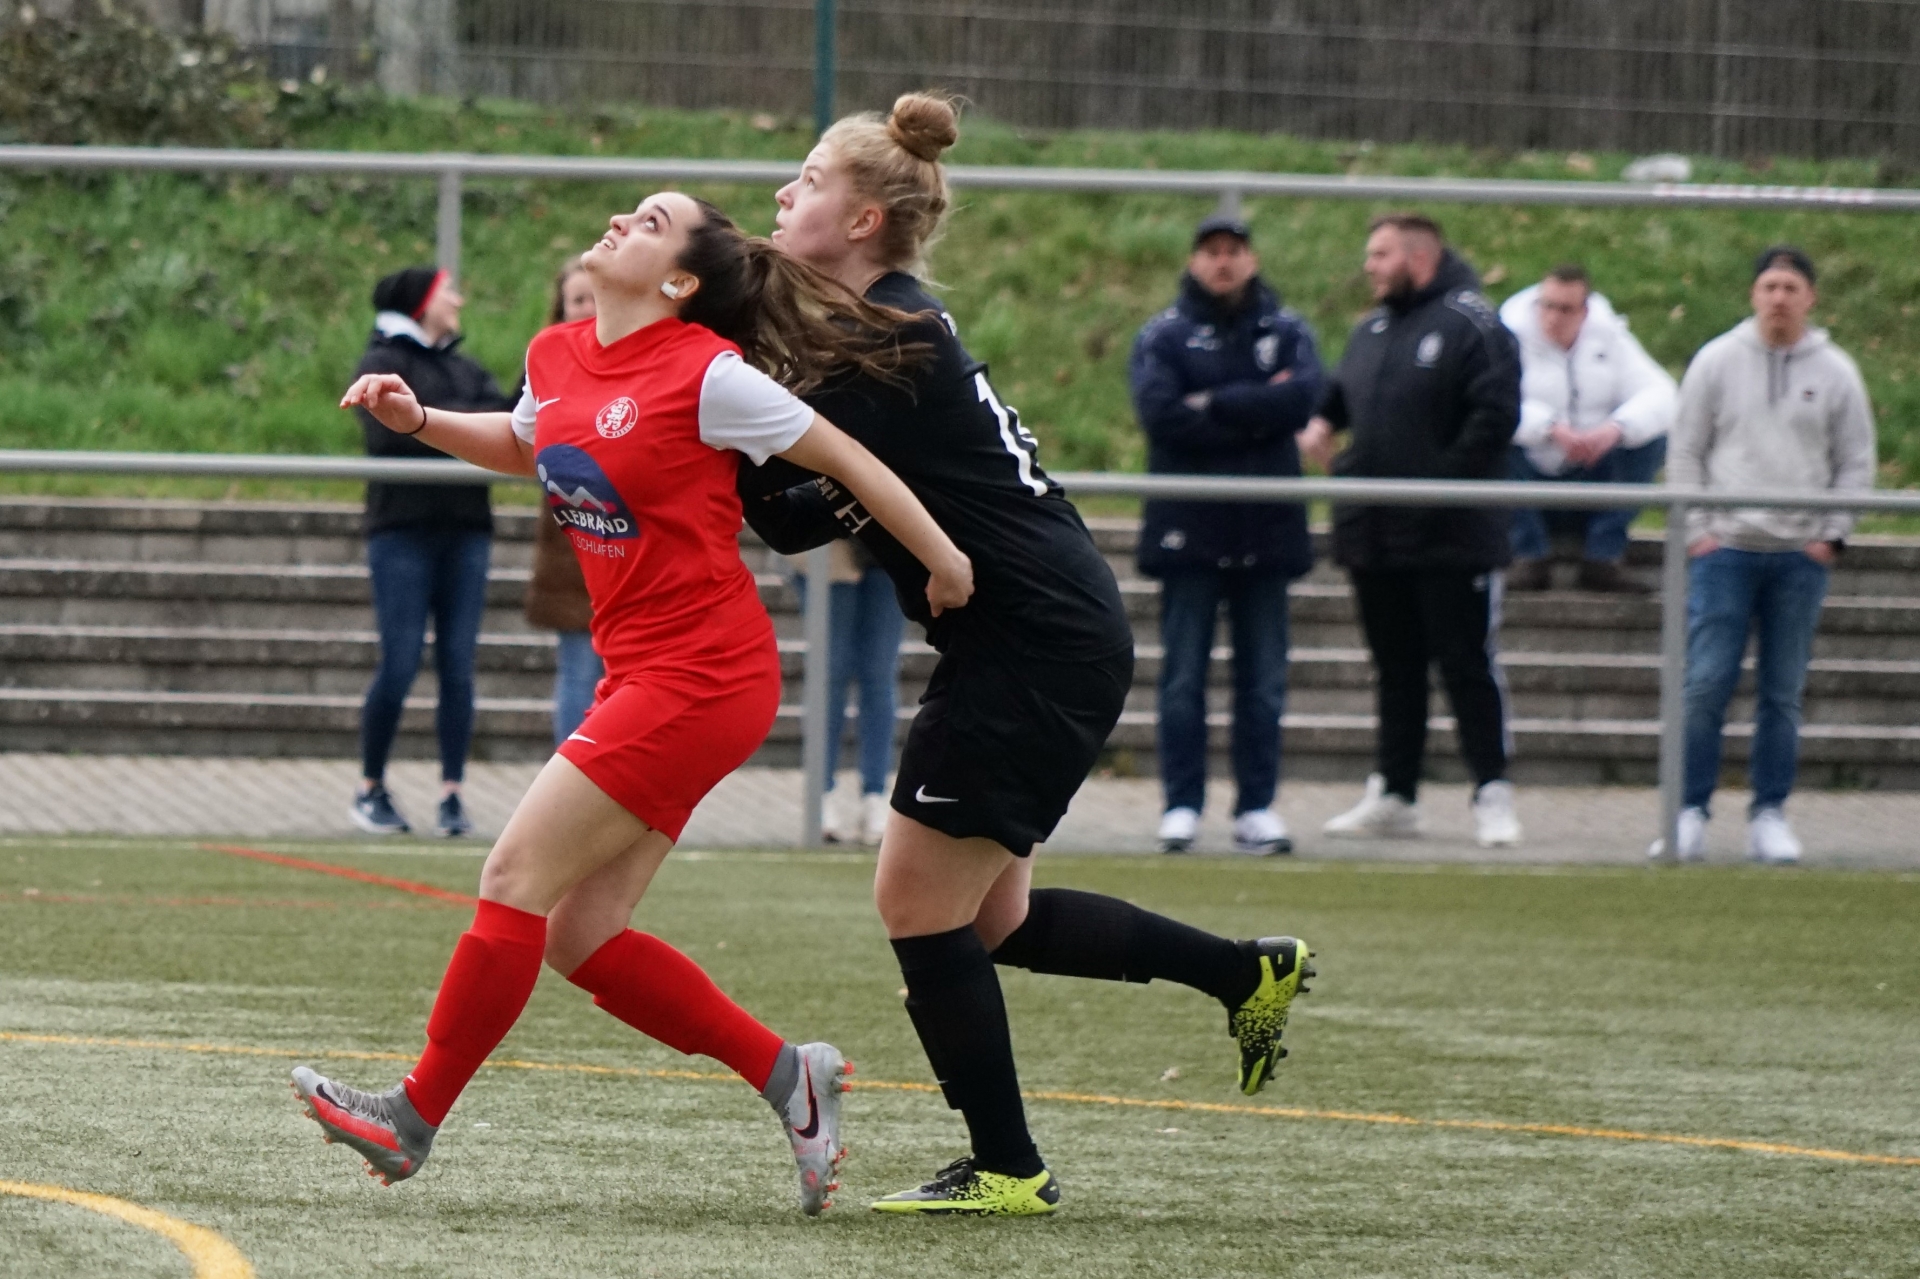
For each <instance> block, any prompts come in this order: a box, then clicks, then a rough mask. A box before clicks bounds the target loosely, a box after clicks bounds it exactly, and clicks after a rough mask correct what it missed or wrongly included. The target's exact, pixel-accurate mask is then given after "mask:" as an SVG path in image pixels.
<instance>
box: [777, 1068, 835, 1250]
mask: <svg viewBox="0 0 1920 1279" xmlns="http://www.w3.org/2000/svg"><path fill="white" fill-rule="evenodd" d="M794 1051H795V1052H796V1053H798V1054H799V1058H800V1061H799V1065H800V1070H799V1073H798V1075H797V1077H796V1078H795V1079H794V1082H793V1091H792V1092H790V1093H788V1094H787V1098H786V1101H785V1103H784V1104H776V1105H774V1107H773V1109H774V1113H776V1114H778V1115H779V1116H780V1124H781V1126H782V1127H784V1128H785V1129H786V1130H787V1140H789V1141H791V1142H792V1143H793V1162H794V1163H795V1164H796V1165H797V1166H798V1168H799V1172H800V1211H801V1212H804V1213H806V1214H807V1215H808V1216H809V1217H817V1216H819V1215H820V1214H821V1213H822V1212H823V1211H825V1210H826V1209H828V1208H831V1207H832V1206H833V1200H832V1197H831V1196H832V1194H833V1192H834V1191H836V1190H838V1189H839V1188H840V1182H839V1180H838V1176H839V1172H840V1161H841V1160H843V1159H845V1158H846V1155H847V1151H846V1147H845V1146H844V1145H842V1144H841V1141H840V1094H841V1093H843V1092H845V1091H846V1089H847V1076H848V1075H851V1074H852V1073H853V1065H852V1063H851V1062H849V1061H848V1060H847V1059H846V1058H845V1057H842V1056H841V1055H840V1050H839V1049H838V1048H835V1047H834V1046H833V1045H832V1044H797V1045H795V1046H794Z"/></svg>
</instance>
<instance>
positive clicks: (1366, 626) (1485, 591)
mask: <svg viewBox="0 0 1920 1279" xmlns="http://www.w3.org/2000/svg"><path fill="white" fill-rule="evenodd" d="M1350 575H1351V577H1352V579H1353V597H1354V603H1355V606H1356V608H1357V609H1358V611H1359V614H1360V629H1361V631H1362V632H1363V633H1364V634H1365V635H1366V638H1367V648H1368V649H1369V650H1370V651H1371V652H1372V654H1373V669H1374V674H1375V676H1376V681H1377V687H1376V690H1375V691H1376V694H1377V703H1376V704H1377V708H1378V713H1379V716H1380V729H1379V738H1378V742H1377V744H1376V747H1375V754H1374V760H1375V764H1374V767H1375V771H1376V772H1378V773H1379V774H1380V775H1381V776H1382V777H1384V778H1385V779H1386V787H1387V791H1388V792H1389V793H1390V794H1394V795H1398V796H1400V797H1401V798H1403V799H1407V800H1411V799H1413V798H1414V797H1415V796H1416V794H1417V793H1418V791H1419V786H1420V765H1421V761H1422V760H1423V759H1424V757H1425V756H1426V751H1427V690H1428V676H1427V670H1428V668H1429V667H1430V666H1435V665H1437V666H1439V668H1440V680H1441V682H1442V683H1443V684H1445V685H1446V689H1447V700H1448V702H1450V703H1451V704H1452V706H1453V718H1454V724H1455V727H1456V731H1457V732H1458V733H1459V735H1460V754H1461V755H1462V756H1463V757H1464V758H1465V759H1466V763H1467V771H1468V772H1470V773H1471V774H1472V775H1473V780H1474V782H1475V783H1476V784H1481V785H1484V784H1485V783H1487V782H1491V781H1497V780H1499V779H1500V778H1503V777H1505V776H1506V775H1507V753H1508V750H1509V748H1510V747H1509V737H1508V730H1507V685H1506V680H1505V679H1504V678H1502V676H1501V674H1500V667H1499V664H1498V652H1499V634H1500V574H1499V573H1497V572H1495V573H1467V572H1447V571H1430V572H1361V571H1359V570H1354V571H1352V572H1351V574H1350Z"/></svg>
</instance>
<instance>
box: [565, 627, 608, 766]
mask: <svg viewBox="0 0 1920 1279" xmlns="http://www.w3.org/2000/svg"><path fill="white" fill-rule="evenodd" d="M559 639H560V647H559V650H558V651H557V652H555V654H554V659H553V744H554V745H555V746H558V745H559V744H560V743H561V742H564V741H566V740H567V738H568V737H569V736H571V735H572V733H573V730H574V729H576V728H578V727H580V721H581V720H583V719H585V718H586V717H587V708H588V707H590V706H592V705H593V690H594V689H595V688H597V687H598V686H599V684H600V677H601V676H602V675H605V674H606V673H607V672H606V667H604V666H602V665H601V664H600V654H598V653H596V652H594V651H593V633H592V632H591V631H561V632H560V635H559Z"/></svg>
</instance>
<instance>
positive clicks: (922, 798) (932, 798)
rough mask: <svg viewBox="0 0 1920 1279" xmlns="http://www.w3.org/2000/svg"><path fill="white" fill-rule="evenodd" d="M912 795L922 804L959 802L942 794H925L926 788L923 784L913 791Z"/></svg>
mask: <svg viewBox="0 0 1920 1279" xmlns="http://www.w3.org/2000/svg"><path fill="white" fill-rule="evenodd" d="M913 797H914V799H915V800H917V801H919V802H920V803H922V804H957V803H959V802H960V801H959V800H957V799H948V798H947V797H946V796H944V795H929V794H927V788H926V787H924V786H922V787H921V788H920V789H919V790H917V791H915V792H913Z"/></svg>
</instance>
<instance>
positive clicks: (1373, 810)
mask: <svg viewBox="0 0 1920 1279" xmlns="http://www.w3.org/2000/svg"><path fill="white" fill-rule="evenodd" d="M1320 829H1321V830H1323V831H1325V832H1326V833H1327V834H1329V835H1342V836H1350V837H1354V838H1359V839H1412V838H1415V837H1416V836H1418V835H1419V834H1420V833H1421V830H1420V805H1418V804H1410V803H1408V802H1407V801H1406V800H1404V799H1402V798H1400V796H1398V795H1389V794H1387V779H1386V778H1384V777H1382V776H1381V775H1380V774H1378V773H1375V774H1373V775H1372V776H1371V777H1369V778H1367V793H1366V794H1365V795H1363V796H1361V798H1360V802H1359V803H1358V804H1355V805H1354V806H1353V807H1352V808H1349V809H1348V810H1347V811H1346V812H1344V813H1342V814H1340V815H1339V816H1338V817H1336V818H1334V819H1333V820H1331V821H1329V822H1328V823H1327V824H1326V825H1325V826H1322V827H1321V828H1320Z"/></svg>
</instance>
